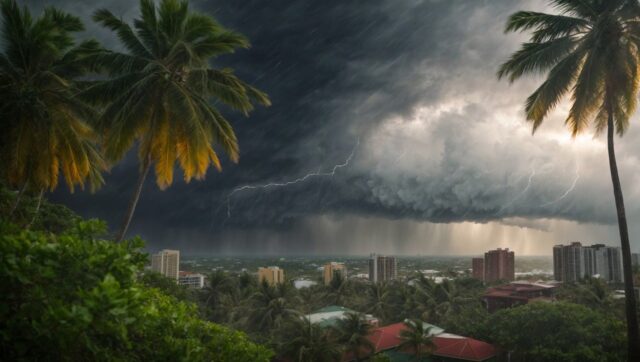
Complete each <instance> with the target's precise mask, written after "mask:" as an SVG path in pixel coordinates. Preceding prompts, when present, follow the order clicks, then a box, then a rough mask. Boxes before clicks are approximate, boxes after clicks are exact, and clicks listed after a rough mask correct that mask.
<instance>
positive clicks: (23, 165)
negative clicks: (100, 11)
mask: <svg viewBox="0 0 640 362" xmlns="http://www.w3.org/2000/svg"><path fill="white" fill-rule="evenodd" d="M0 7H1V11H2V46H3V49H2V53H1V54H0V98H1V99H2V104H1V105H0V119H1V120H2V122H0V141H1V142H0V169H1V171H0V173H1V175H0V177H2V178H3V179H5V180H6V181H7V182H8V183H9V185H11V186H13V187H16V188H17V189H18V190H20V191H19V192H18V196H17V197H16V200H15V203H14V205H13V207H12V213H13V211H15V210H16V208H17V206H18V204H19V202H20V200H21V197H22V194H23V193H24V192H28V191H33V192H35V193H37V194H38V195H39V197H38V202H37V204H36V215H37V212H38V209H39V207H40V204H41V199H42V195H43V193H44V191H45V190H49V191H53V190H54V189H55V188H56V187H57V186H58V180H59V178H60V174H62V177H63V178H64V180H65V181H66V184H67V186H68V187H69V189H70V191H71V192H73V191H74V187H75V186H76V185H78V186H80V187H81V188H84V185H85V182H87V181H88V183H89V185H90V187H91V189H92V190H94V189H95V188H97V187H98V186H100V185H102V183H103V179H102V175H101V172H102V171H104V170H105V164H104V162H103V160H102V157H101V155H100V153H99V152H98V150H97V149H96V147H95V144H94V141H96V135H95V133H94V132H93V128H92V127H91V123H92V122H93V121H94V120H95V118H97V116H96V114H95V112H94V110H93V109H92V108H91V107H89V106H87V105H86V104H84V103H82V102H80V101H79V100H78V99H76V97H75V96H76V94H77V93H78V91H79V88H78V87H79V85H78V82H77V81H76V80H77V79H78V78H79V77H81V76H83V75H85V74H87V73H88V72H90V70H91V68H90V67H89V64H90V63H89V59H90V56H91V55H92V54H95V52H97V51H98V50H99V48H100V46H99V45H98V43H97V42H95V41H93V40H87V41H84V42H81V43H79V44H76V42H75V41H74V39H73V33H77V32H79V31H82V30H83V29H84V26H83V24H82V22H81V21H80V19H79V18H77V17H75V16H72V15H70V14H67V13H64V12H62V11H60V10H57V9H55V8H51V7H50V8H46V9H45V10H44V12H43V13H42V15H40V16H39V17H37V18H33V17H32V16H31V13H30V12H29V10H28V9H27V8H23V9H20V8H19V7H18V5H17V4H16V2H15V1H14V0H4V1H2V2H1V4H0ZM34 219H35V215H34ZM34 219H32V221H31V223H33V221H34Z"/></svg>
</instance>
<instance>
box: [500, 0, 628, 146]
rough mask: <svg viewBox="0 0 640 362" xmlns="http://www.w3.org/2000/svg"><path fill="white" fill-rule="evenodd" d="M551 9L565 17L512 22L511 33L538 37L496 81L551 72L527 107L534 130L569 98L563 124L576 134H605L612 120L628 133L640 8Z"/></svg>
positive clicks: (621, 2) (572, 5) (613, 4)
mask: <svg viewBox="0 0 640 362" xmlns="http://www.w3.org/2000/svg"><path fill="white" fill-rule="evenodd" d="M551 3H552V4H553V5H555V7H556V8H557V9H558V10H559V11H560V12H561V13H562V14H559V15H555V14H544V13H538V12H532V11H519V12H517V13H515V14H513V15H512V16H511V17H510V18H509V20H508V22H507V26H506V31H507V32H524V31H531V32H532V33H531V38H530V41H529V42H527V43H524V44H523V45H522V47H521V49H520V50H518V51H517V52H515V53H514V54H513V55H512V56H511V58H510V59H509V60H507V61H506V62H505V63H504V64H503V65H502V66H501V67H500V70H499V71H498V77H499V78H502V77H507V78H509V80H510V81H511V82H513V81H515V80H517V79H519V78H521V77H522V76H524V75H526V74H532V73H533V74H537V73H547V74H548V75H547V79H546V81H545V82H544V83H542V85H541V86H540V87H539V88H538V89H537V90H536V91H535V92H534V93H533V94H532V95H531V96H530V97H529V99H528V100H527V102H526V107H525V110H526V114H527V120H528V121H530V122H531V123H532V126H533V131H534V132H535V131H536V129H537V128H538V127H539V126H540V125H541V124H542V122H543V121H544V119H545V118H546V117H547V115H548V114H549V113H550V112H551V110H553V109H554V108H555V107H556V106H557V105H558V103H559V102H560V100H561V99H562V98H563V97H564V96H565V95H566V94H567V93H571V101H572V106H571V109H570V111H569V115H568V117H567V119H566V121H565V123H566V124H567V126H569V128H570V129H571V132H572V134H573V135H574V136H575V135H577V134H578V133H580V132H582V131H584V130H586V129H587V127H588V126H589V125H591V124H593V125H595V128H596V131H597V132H600V131H602V130H604V129H606V128H607V122H608V120H609V119H610V120H611V122H612V124H611V127H614V124H615V130H616V131H617V132H618V134H620V135H622V134H624V132H625V131H626V129H627V128H628V126H629V118H630V117H631V115H632V114H633V113H634V112H635V109H636V106H637V100H636V97H637V95H638V89H639V88H638V87H639V84H640V82H639V80H640V73H639V72H638V64H639V63H638V59H639V55H640V53H639V45H640V40H639V39H640V38H639V35H640V27H639V26H638V23H637V17H638V15H639V14H640V6H638V4H637V2H632V1H627V0H609V1H572V0H568V1H551ZM578 9H580V10H578ZM585 9H588V10H585ZM613 123H614V124H613Z"/></svg>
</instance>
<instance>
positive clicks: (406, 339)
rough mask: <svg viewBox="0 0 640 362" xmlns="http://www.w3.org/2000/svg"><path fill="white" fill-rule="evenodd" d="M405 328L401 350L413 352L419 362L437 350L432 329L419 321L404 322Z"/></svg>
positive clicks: (401, 332)
mask: <svg viewBox="0 0 640 362" xmlns="http://www.w3.org/2000/svg"><path fill="white" fill-rule="evenodd" d="M404 326H405V328H404V329H403V330H401V331H400V339H401V340H402V343H400V349H404V350H406V351H411V352H413V353H414V355H415V357H416V361H419V360H420V358H421V357H423V356H425V355H427V353H428V352H430V351H432V350H433V349H435V346H436V345H435V344H434V343H433V336H432V334H431V327H427V325H426V324H424V323H422V321H421V320H419V319H411V320H407V321H405V322H404Z"/></svg>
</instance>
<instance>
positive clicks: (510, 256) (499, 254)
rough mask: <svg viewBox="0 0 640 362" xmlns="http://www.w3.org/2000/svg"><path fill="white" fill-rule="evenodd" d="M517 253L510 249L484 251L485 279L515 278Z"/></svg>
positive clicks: (490, 280)
mask: <svg viewBox="0 0 640 362" xmlns="http://www.w3.org/2000/svg"><path fill="white" fill-rule="evenodd" d="M515 275H516V273H515V254H514V252H513V251H509V249H508V248H507V249H500V248H498V249H496V250H490V251H488V252H486V253H484V281H485V282H495V281H498V280H514V279H515Z"/></svg>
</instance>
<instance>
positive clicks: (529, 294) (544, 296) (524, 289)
mask: <svg viewBox="0 0 640 362" xmlns="http://www.w3.org/2000/svg"><path fill="white" fill-rule="evenodd" d="M555 290H556V286H555V285H550V284H542V283H530V282H522V281H517V282H511V283H509V284H505V285H500V286H497V287H492V288H489V289H487V291H486V293H485V294H484V295H483V296H482V301H483V303H484V304H485V306H486V308H487V311H488V312H489V313H493V312H495V311H496V310H498V309H504V308H511V307H516V306H518V305H523V304H527V303H529V302H532V301H553V300H554V296H555Z"/></svg>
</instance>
